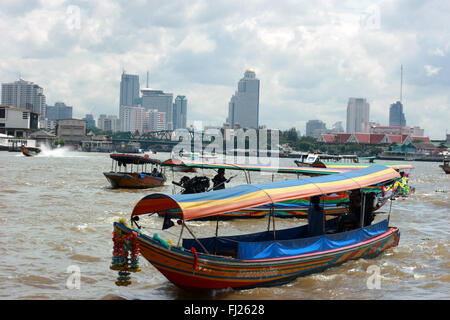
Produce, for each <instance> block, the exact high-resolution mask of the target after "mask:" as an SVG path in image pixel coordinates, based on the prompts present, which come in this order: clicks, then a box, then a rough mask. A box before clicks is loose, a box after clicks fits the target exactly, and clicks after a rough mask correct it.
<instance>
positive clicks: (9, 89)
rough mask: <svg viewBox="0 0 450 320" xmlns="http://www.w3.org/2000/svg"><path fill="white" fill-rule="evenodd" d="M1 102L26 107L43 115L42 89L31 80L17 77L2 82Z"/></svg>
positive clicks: (44, 99)
mask: <svg viewBox="0 0 450 320" xmlns="http://www.w3.org/2000/svg"><path fill="white" fill-rule="evenodd" d="M2 104H6V105H9V106H13V107H17V108H22V109H27V110H30V111H33V112H36V113H40V117H42V118H44V117H45V113H46V110H45V107H46V98H45V95H44V89H43V88H42V87H40V86H38V85H37V84H35V83H33V82H31V81H25V80H22V79H19V80H18V81H15V82H12V83H2Z"/></svg>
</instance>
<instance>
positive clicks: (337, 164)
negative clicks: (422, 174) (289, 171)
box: [294, 154, 413, 170]
mask: <svg viewBox="0 0 450 320" xmlns="http://www.w3.org/2000/svg"><path fill="white" fill-rule="evenodd" d="M333 157H335V158H333ZM373 158H374V157H357V156H347V155H343V156H324V155H318V154H309V155H308V156H307V157H306V158H305V159H302V160H294V162H295V164H296V165H297V166H298V167H302V168H303V167H315V168H327V169H335V170H357V169H362V168H366V167H369V166H373V165H376V164H374V163H373V161H372V160H373ZM330 159H333V161H326V160H330ZM346 159H347V160H351V161H345V160H346ZM360 159H364V160H368V162H362V161H360ZM342 160H344V161H342ZM382 165H384V166H387V167H391V168H394V169H397V170H405V169H412V168H413V166H412V165H411V164H405V163H383V164H382Z"/></svg>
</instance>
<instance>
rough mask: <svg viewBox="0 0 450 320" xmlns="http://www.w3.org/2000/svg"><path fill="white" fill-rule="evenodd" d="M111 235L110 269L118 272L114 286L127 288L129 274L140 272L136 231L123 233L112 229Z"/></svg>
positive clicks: (115, 228) (129, 282) (129, 281)
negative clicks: (111, 253) (111, 255)
mask: <svg viewBox="0 0 450 320" xmlns="http://www.w3.org/2000/svg"><path fill="white" fill-rule="evenodd" d="M119 222H121V223H124V221H119ZM112 234H113V238H112V240H113V243H114V245H113V257H112V261H111V266H110V269H111V270H116V271H118V277H117V281H116V285H118V286H128V285H129V284H131V278H130V272H139V271H141V268H140V267H139V244H138V239H137V236H138V235H137V232H136V231H132V232H129V233H125V232H123V231H122V230H120V229H119V228H117V227H114V230H113V232H112Z"/></svg>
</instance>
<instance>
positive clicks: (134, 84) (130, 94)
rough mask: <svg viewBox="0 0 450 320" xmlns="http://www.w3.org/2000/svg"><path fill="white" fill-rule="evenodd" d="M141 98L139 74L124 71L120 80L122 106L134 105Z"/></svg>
mask: <svg viewBox="0 0 450 320" xmlns="http://www.w3.org/2000/svg"><path fill="white" fill-rule="evenodd" d="M136 99H139V76H138V75H134V74H126V73H125V72H123V73H122V79H121V81H120V106H129V107H131V106H133V105H135V101H136Z"/></svg>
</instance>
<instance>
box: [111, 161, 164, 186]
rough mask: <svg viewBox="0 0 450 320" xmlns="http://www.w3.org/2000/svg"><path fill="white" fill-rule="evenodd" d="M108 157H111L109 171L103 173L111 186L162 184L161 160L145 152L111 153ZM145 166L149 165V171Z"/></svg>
mask: <svg viewBox="0 0 450 320" xmlns="http://www.w3.org/2000/svg"><path fill="white" fill-rule="evenodd" d="M110 158H111V159H112V166H111V171H109V172H103V174H104V175H105V177H106V179H108V181H109V182H110V183H111V185H112V187H113V188H135V189H143V188H153V187H159V186H162V185H164V182H165V181H166V177H165V175H164V173H163V172H162V170H161V161H159V160H157V159H152V158H150V157H149V156H148V155H146V154H145V155H135V154H122V153H113V154H110ZM127 166H128V168H127ZM133 166H135V167H133ZM147 166H149V167H150V168H149V169H150V170H149V171H148V170H147ZM122 167H123V169H122ZM133 168H134V171H133ZM158 168H159V169H160V170H158Z"/></svg>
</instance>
